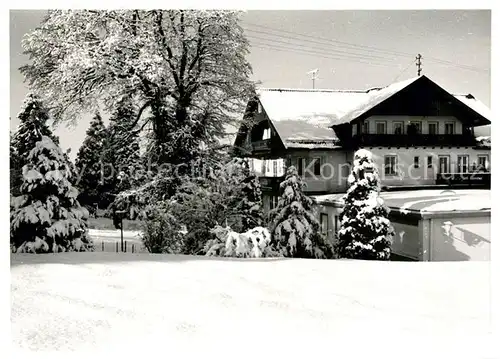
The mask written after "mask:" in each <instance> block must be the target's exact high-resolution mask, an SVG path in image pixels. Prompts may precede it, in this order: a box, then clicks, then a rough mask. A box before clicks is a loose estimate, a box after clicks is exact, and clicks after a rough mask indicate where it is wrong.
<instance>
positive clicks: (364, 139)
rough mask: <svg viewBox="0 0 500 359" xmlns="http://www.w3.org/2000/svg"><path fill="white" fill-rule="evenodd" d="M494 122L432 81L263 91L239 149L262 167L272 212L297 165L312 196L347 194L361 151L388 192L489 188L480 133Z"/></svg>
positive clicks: (468, 98) (470, 100)
mask: <svg viewBox="0 0 500 359" xmlns="http://www.w3.org/2000/svg"><path fill="white" fill-rule="evenodd" d="M490 117H491V115H490V110H489V109H488V108H487V107H486V106H485V105H484V104H482V103H481V102H480V101H479V100H477V99H475V98H474V97H473V96H472V95H454V94H451V93H449V92H448V91H446V90H444V89H443V88H442V87H440V86H439V85H437V84H436V83H435V82H433V81H432V80H430V79H429V78H428V77H426V76H419V77H416V78H412V79H409V80H406V81H402V82H397V83H394V84H392V85H389V86H387V87H383V88H374V89H370V90H366V91H338V90H303V89H258V90H257V94H256V96H255V98H252V99H251V100H250V101H249V102H248V105H247V109H246V113H245V121H244V124H243V125H242V126H241V127H240V129H239V131H238V134H237V136H236V139H235V149H236V153H237V154H238V155H240V156H245V157H250V158H253V159H256V160H260V162H261V163H262V164H263V168H262V169H260V170H261V172H263V173H264V175H263V176H262V177H261V180H262V184H263V194H264V198H263V199H264V206H265V208H267V209H269V208H272V207H274V205H275V204H276V203H277V198H278V193H279V192H278V188H279V187H278V186H279V183H280V182H281V181H282V180H283V176H284V168H286V167H287V166H290V165H293V166H296V168H297V169H298V172H299V175H301V176H303V178H304V180H305V182H306V183H307V188H306V191H307V192H308V193H309V194H311V195H321V194H330V193H342V192H345V191H346V190H347V177H348V175H349V173H350V166H351V164H352V160H353V154H354V152H355V151H356V150H357V149H359V148H366V149H368V150H369V151H371V152H372V154H373V156H374V160H375V163H376V164H377V166H378V170H379V173H380V175H381V182H382V186H383V188H385V189H387V190H391V189H394V188H396V189H402V188H408V187H412V186H413V187H415V186H418V187H419V188H422V187H429V188H430V187H431V186H436V185H440V184H447V185H452V186H453V185H460V184H461V185H464V184H465V185H467V186H477V185H482V186H486V187H488V186H489V181H490V174H489V172H490V147H489V145H488V144H485V143H484V142H480V141H478V140H477V139H476V135H475V134H474V128H475V127H477V126H484V125H489V124H490ZM254 163H257V161H254ZM257 170H259V169H257Z"/></svg>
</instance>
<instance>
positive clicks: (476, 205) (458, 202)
mask: <svg viewBox="0 0 500 359" xmlns="http://www.w3.org/2000/svg"><path fill="white" fill-rule="evenodd" d="M343 196H344V194H343V193H340V194H339V193H336V194H328V195H322V196H316V197H315V198H316V200H317V201H318V203H335V204H338V205H341V204H342V203H343V201H342V197H343ZM380 196H381V197H382V199H383V200H384V202H385V204H386V205H387V206H388V207H390V208H391V209H393V210H399V211H400V212H405V211H417V212H421V213H439V212H450V211H457V212H461V211H464V212H465V211H482V210H491V192H490V191H489V190H481V189H471V190H462V189H460V190H451V189H444V190H441V189H430V190H416V191H394V192H381V193H380Z"/></svg>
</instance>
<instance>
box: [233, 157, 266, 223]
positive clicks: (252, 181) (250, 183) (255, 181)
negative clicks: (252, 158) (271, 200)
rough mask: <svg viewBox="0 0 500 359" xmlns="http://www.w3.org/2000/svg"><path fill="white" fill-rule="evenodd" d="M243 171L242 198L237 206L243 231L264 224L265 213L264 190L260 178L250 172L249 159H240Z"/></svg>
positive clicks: (239, 162)
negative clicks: (263, 208) (263, 207)
mask: <svg viewBox="0 0 500 359" xmlns="http://www.w3.org/2000/svg"><path fill="white" fill-rule="evenodd" d="M238 164H239V165H240V166H241V172H242V175H243V177H244V179H243V181H242V182H241V184H240V186H239V187H240V190H239V191H241V192H240V193H241V198H240V199H238V202H237V204H236V206H235V208H236V211H237V213H238V214H239V215H240V216H241V231H242V232H246V231H248V230H249V229H252V228H255V227H259V226H262V225H263V223H264V214H263V210H262V190H261V186H260V181H259V178H258V177H257V176H256V175H255V173H251V172H250V166H249V163H248V159H239V160H238Z"/></svg>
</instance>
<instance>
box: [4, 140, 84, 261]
mask: <svg viewBox="0 0 500 359" xmlns="http://www.w3.org/2000/svg"><path fill="white" fill-rule="evenodd" d="M28 161H29V164H27V165H25V166H24V167H23V183H22V185H21V195H20V196H18V197H14V198H12V205H11V207H12V208H13V210H12V211H11V217H10V221H11V247H13V248H14V249H15V250H16V251H17V252H30V253H46V252H61V251H88V250H93V244H92V240H91V239H90V238H89V236H88V234H87V222H86V221H87V218H88V211H87V210H86V209H85V208H83V207H81V206H80V204H79V203H78V201H77V199H76V198H77V195H78V191H77V190H76V189H75V187H73V186H72V185H71V183H70V182H69V181H68V177H69V170H68V164H67V162H66V160H65V157H64V154H63V152H62V151H61V149H60V148H59V147H58V146H57V145H56V144H55V143H54V142H53V141H52V140H51V139H50V138H49V137H48V136H43V137H42V139H41V141H39V142H37V143H36V144H35V147H34V148H33V149H32V150H31V152H30V154H29V155H28Z"/></svg>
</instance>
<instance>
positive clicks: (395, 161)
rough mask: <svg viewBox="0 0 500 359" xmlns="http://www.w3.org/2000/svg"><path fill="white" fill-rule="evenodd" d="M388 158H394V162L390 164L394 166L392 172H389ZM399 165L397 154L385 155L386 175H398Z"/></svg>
mask: <svg viewBox="0 0 500 359" xmlns="http://www.w3.org/2000/svg"><path fill="white" fill-rule="evenodd" d="M386 158H394V164H393V165H392V164H390V165H391V167H392V171H391V172H389V173H388V172H387V169H388V168H387V164H386ZM397 167H398V156H397V155H385V156H384V175H386V176H397V174H398V173H397Z"/></svg>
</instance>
